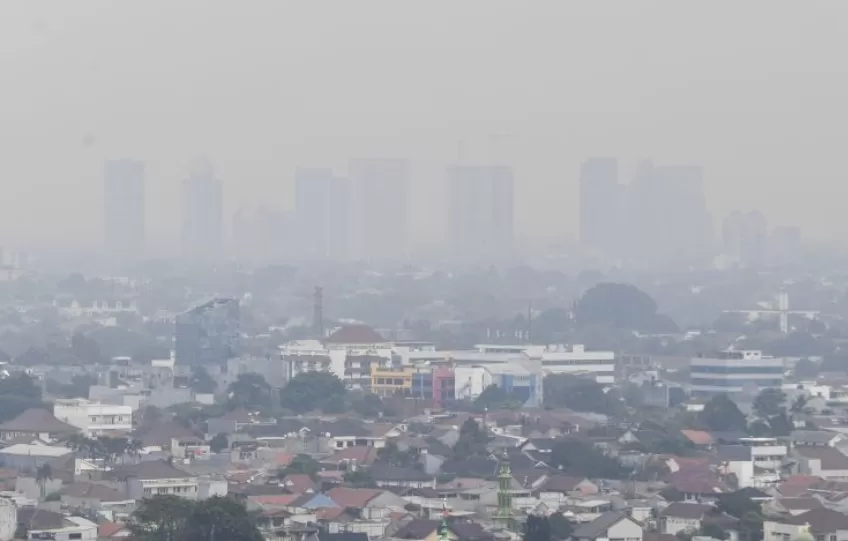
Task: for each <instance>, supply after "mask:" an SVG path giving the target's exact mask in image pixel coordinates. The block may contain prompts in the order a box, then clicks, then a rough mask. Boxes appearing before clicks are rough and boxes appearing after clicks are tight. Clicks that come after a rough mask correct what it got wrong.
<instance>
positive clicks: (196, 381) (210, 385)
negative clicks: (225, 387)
mask: <svg viewBox="0 0 848 541" xmlns="http://www.w3.org/2000/svg"><path fill="white" fill-rule="evenodd" d="M191 390H192V391H194V392H195V393H202V394H214V393H215V391H217V390H218V383H217V382H216V381H215V380H214V379H212V376H210V375H209V372H207V371H206V368H204V367H203V366H195V367H194V368H193V369H192V371H191Z"/></svg>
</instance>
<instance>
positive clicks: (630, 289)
mask: <svg viewBox="0 0 848 541" xmlns="http://www.w3.org/2000/svg"><path fill="white" fill-rule="evenodd" d="M574 318H575V320H576V322H577V324H578V325H579V326H581V327H585V326H590V325H606V326H611V327H614V328H618V329H632V330H638V331H644V332H675V331H676V330H677V325H676V324H675V323H674V322H673V321H672V320H671V319H670V318H668V317H667V316H662V315H660V314H657V303H656V302H655V301H654V299H652V298H651V296H650V295H648V294H647V293H645V292H644V291H642V290H641V289H639V288H637V287H636V286H634V285H631V284H617V283H612V282H603V283H600V284H597V285H596V286H594V287H592V288H591V289H589V290H587V291H586V292H585V293H584V294H583V296H582V297H580V300H579V301H577V304H576V305H575V307H574Z"/></svg>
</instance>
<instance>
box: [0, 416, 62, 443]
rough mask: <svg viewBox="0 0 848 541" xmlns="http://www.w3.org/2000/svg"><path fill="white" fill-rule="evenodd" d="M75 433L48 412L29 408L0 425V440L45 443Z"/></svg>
mask: <svg viewBox="0 0 848 541" xmlns="http://www.w3.org/2000/svg"><path fill="white" fill-rule="evenodd" d="M77 431H78V429H77V427H75V426H72V425H69V424H68V423H65V422H62V421H60V420H59V419H57V418H56V417H55V416H53V414H52V413H50V412H49V411H47V410H45V409H41V408H31V409H28V410H26V411H24V412H23V413H21V414H20V415H18V416H17V417H15V418H14V419H12V420H11V421H6V422H5V423H3V424H1V425H0V440H3V441H6V440H12V439H15V438H33V437H34V438H39V439H41V440H42V441H45V442H52V441H57V440H60V439H62V438H65V437H67V436H70V435H71V434H73V433H75V432H77Z"/></svg>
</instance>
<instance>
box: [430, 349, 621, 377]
mask: <svg viewBox="0 0 848 541" xmlns="http://www.w3.org/2000/svg"><path fill="white" fill-rule="evenodd" d="M443 353H444V355H445V358H446V359H447V360H450V361H451V362H452V363H454V364H456V365H458V366H459V365H467V364H477V365H481V366H488V365H492V364H495V365H496V364H508V363H514V362H519V361H522V360H524V359H533V360H540V361H541V363H542V372H543V373H544V374H573V375H581V376H590V377H593V378H594V379H595V380H596V381H597V382H598V383H601V384H603V385H611V384H613V383H614V382H615V353H614V352H612V351H590V350H587V349H586V348H585V347H584V346H583V345H581V344H574V345H572V346H566V345H563V344H550V345H534V344H478V345H475V346H474V349H473V350H469V351H450V352H443Z"/></svg>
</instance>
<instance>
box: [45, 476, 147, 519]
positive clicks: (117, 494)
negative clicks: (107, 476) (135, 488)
mask: <svg viewBox="0 0 848 541" xmlns="http://www.w3.org/2000/svg"><path fill="white" fill-rule="evenodd" d="M61 498H62V503H63V504H64V505H66V506H67V507H69V508H71V509H86V510H91V511H94V512H96V513H102V514H104V515H107V516H112V517H113V518H114V517H115V516H121V517H126V516H129V515H130V514H131V513H132V512H133V510H134V509H135V500H134V499H132V498H128V497H127V496H126V494H124V493H122V492H121V491H119V490H117V489H115V488H113V487H111V486H108V485H104V484H99V483H86V482H77V483H73V484H71V485H68V486H66V487H64V488H63V489H62V495H61Z"/></svg>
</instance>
